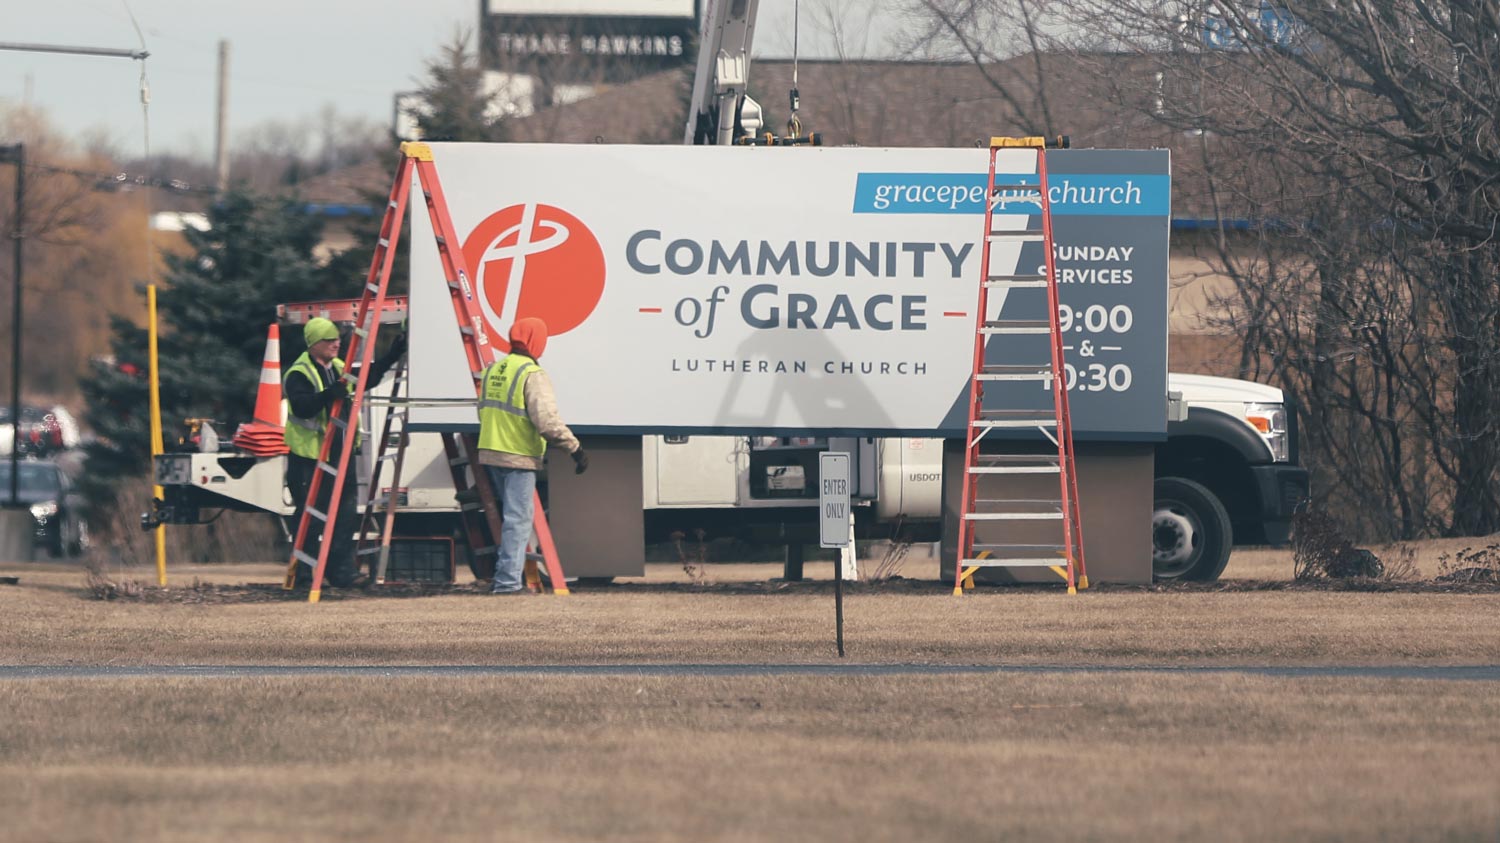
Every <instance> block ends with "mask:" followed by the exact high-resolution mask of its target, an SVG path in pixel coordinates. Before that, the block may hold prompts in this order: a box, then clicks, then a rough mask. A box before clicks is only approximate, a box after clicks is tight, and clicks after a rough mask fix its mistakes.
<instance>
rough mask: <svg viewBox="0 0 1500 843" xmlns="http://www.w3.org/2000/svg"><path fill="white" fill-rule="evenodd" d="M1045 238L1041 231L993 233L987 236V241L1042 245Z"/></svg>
mask: <svg viewBox="0 0 1500 843" xmlns="http://www.w3.org/2000/svg"><path fill="white" fill-rule="evenodd" d="M1045 238H1046V235H1044V234H1042V233H1041V232H1040V231H991V232H990V233H989V234H987V235H985V239H987V240H989V241H990V242H992V243H994V242H1005V241H1011V242H1014V241H1016V240H1020V241H1023V242H1027V243H1040V242H1041V241H1042V240H1043V239H1045Z"/></svg>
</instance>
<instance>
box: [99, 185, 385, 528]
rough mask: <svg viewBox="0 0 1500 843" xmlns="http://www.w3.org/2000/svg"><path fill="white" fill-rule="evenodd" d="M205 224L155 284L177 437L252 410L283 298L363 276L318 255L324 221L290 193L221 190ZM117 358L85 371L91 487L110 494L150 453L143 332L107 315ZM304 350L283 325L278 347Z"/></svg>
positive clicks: (167, 396) (343, 293)
mask: <svg viewBox="0 0 1500 843" xmlns="http://www.w3.org/2000/svg"><path fill="white" fill-rule="evenodd" d="M209 223H210V227H209V229H208V230H207V231H202V232H199V231H192V230H189V231H188V232H186V236H187V240H188V245H189V246H190V247H191V251H190V252H189V253H187V254H176V255H168V256H167V259H166V260H167V278H166V280H165V282H164V283H163V284H161V285H159V288H158V291H157V309H158V320H159V332H160V335H159V338H158V357H159V360H158V362H159V365H160V369H161V413H162V427H163V435H164V439H165V440H166V444H167V446H168V447H169V448H170V447H171V446H172V444H173V443H174V442H175V441H176V439H177V437H178V436H179V435H180V434H181V432H182V427H181V424H182V420H184V419H187V418H208V419H214V420H215V421H216V422H217V423H218V424H216V429H217V430H218V431H219V432H220V434H221V435H224V436H230V435H233V433H234V426H235V425H238V424H239V423H241V422H246V421H249V420H250V417H251V415H252V413H253V412H254V409H255V394H256V385H257V384H258V382H259V380H260V369H261V362H262V360H263V357H264V354H265V347H266V328H267V326H268V325H270V323H272V322H274V321H275V320H276V305H277V304H278V303H283V302H294V301H309V300H316V299H327V298H349V297H351V296H353V295H355V294H356V293H357V291H358V287H359V282H358V280H356V279H355V278H351V277H348V276H347V275H345V274H341V273H340V272H339V271H337V269H331V268H330V267H325V266H320V265H319V262H318V261H317V259H316V258H315V257H314V255H313V250H314V248H315V247H316V246H317V245H318V243H319V242H320V240H321V237H322V231H323V224H322V221H321V220H320V219H318V218H317V217H314V216H311V215H309V214H308V213H307V212H306V210H305V209H304V207H303V205H302V203H301V202H300V201H298V200H297V199H295V198H293V197H278V198H267V197H258V196H254V195H251V194H248V193H243V192H231V193H229V194H227V195H225V196H224V197H223V198H222V199H221V200H220V201H219V202H218V203H217V204H215V206H214V207H213V208H212V209H210V211H209ZM111 331H112V338H111V345H112V347H113V351H114V363H113V365H106V364H103V363H96V364H95V365H94V367H93V372H92V373H91V376H90V377H87V378H85V380H84V382H83V388H84V394H85V395H86V396H87V399H88V409H87V417H88V420H89V424H90V425H91V426H92V427H93V429H94V431H95V432H96V433H97V434H98V436H99V441H98V442H96V443H94V444H93V445H91V446H90V447H89V471H88V472H87V474H86V475H85V478H84V482H83V486H84V493H85V495H86V496H87V497H88V499H89V501H90V503H91V504H94V505H96V507H97V506H98V505H100V504H105V503H107V502H109V501H110V499H111V498H112V497H113V495H114V490H115V488H116V487H117V486H118V484H119V482H120V481H121V479H123V478H125V477H131V476H135V477H140V476H144V475H145V474H146V472H147V465H148V460H149V454H150V447H149V446H150V441H149V431H150V424H149V411H148V407H149V405H148V403H147V389H148V383H147V371H148V369H147V356H146V355H147V336H146V331H145V329H143V328H141V327H139V326H137V325H134V324H132V323H131V322H130V321H129V320H127V319H124V318H121V317H115V318H113V319H112V320H111ZM302 351H303V344H302V337H301V336H300V335H297V334H296V333H295V332H290V335H288V336H283V338H282V348H281V358H282V360H283V361H286V362H287V363H290V362H291V360H293V359H295V357H296V355H298V354H301V353H302Z"/></svg>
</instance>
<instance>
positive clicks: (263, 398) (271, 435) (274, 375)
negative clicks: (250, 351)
mask: <svg viewBox="0 0 1500 843" xmlns="http://www.w3.org/2000/svg"><path fill="white" fill-rule="evenodd" d="M281 412H282V406H281V327H280V326H279V325H276V324H275V323H272V324H271V329H270V331H269V332H267V335H266V355H265V358H264V359H262V360H261V364H260V386H259V387H257V389H256V391H255V419H254V421H251V422H250V423H249V424H242V425H240V428H239V430H237V431H235V434H234V446H235V447H236V448H239V449H240V450H242V451H249V452H250V453H252V454H255V455H257V456H275V455H277V454H285V453H286V452H287V447H286V429H285V422H283V420H282V416H281Z"/></svg>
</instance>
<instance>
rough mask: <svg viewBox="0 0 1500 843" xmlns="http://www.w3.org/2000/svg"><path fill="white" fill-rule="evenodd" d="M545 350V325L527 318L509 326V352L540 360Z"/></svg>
mask: <svg viewBox="0 0 1500 843" xmlns="http://www.w3.org/2000/svg"><path fill="white" fill-rule="evenodd" d="M546 348H547V323H546V322H543V321H542V320H540V319H538V318H536V317H535V316H527V317H526V318H524V319H517V320H516V324H514V325H511V326H510V350H511V351H514V352H517V353H519V354H524V355H526V356H527V357H530V358H531V359H533V360H540V359H541V357H542V352H543V351H545V350H546Z"/></svg>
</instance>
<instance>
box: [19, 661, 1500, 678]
mask: <svg viewBox="0 0 1500 843" xmlns="http://www.w3.org/2000/svg"><path fill="white" fill-rule="evenodd" d="M1066 673H1080V674H1153V675H1163V676H1205V675H1213V674H1220V675H1222V674H1230V675H1241V676H1275V677H1287V678H1293V679H1313V678H1346V677H1364V678H1374V679H1437V680H1445V681H1452V680H1464V681H1481V682H1496V681H1500V665H1466V666H1448V667H1442V666H1422V665H1306V666H1291V667H1276V666H1256V665H1246V666H1218V667H1214V666H1197V667H1175V666H1169V665H1141V666H1132V667H1119V666H1084V665H926V664H848V663H839V664H580V665H459V664H454V665H395V666H376V665H220V664H206V665H130V666H124V665H122V666H94V667H89V666H81V665H0V680H7V679H12V680H13V679H141V678H145V679H164V678H170V677H180V676H197V677H204V678H208V679H234V678H251V677H263V676H359V677H363V676H368V677H376V678H383V677H396V676H953V675H973V674H1066Z"/></svg>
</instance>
